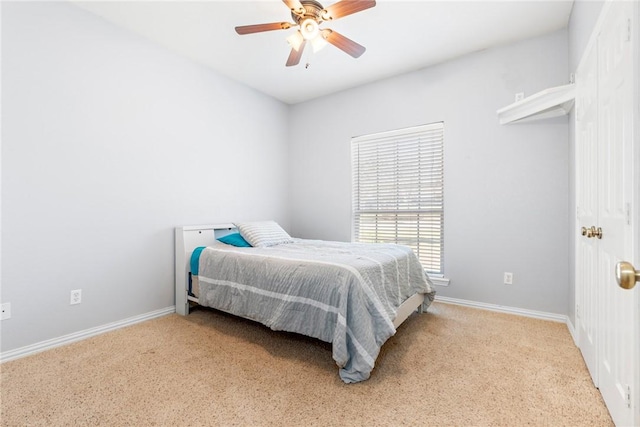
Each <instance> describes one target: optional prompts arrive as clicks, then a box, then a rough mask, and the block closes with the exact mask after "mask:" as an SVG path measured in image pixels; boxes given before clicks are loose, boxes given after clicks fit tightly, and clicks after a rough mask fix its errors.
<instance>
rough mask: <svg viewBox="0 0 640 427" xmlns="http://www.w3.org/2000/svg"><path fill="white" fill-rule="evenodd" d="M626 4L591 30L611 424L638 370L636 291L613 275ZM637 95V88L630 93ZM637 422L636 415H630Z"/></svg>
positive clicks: (619, 251) (626, 158)
mask: <svg viewBox="0 0 640 427" xmlns="http://www.w3.org/2000/svg"><path fill="white" fill-rule="evenodd" d="M633 9H634V4H633V2H628V1H615V2H612V3H611V6H610V7H609V8H608V10H607V11H606V12H605V13H606V15H605V19H604V21H603V26H602V29H601V32H600V35H599V37H598V43H597V44H598V108H597V109H598V222H597V226H598V227H600V228H601V229H602V238H601V239H600V240H599V241H598V243H597V249H598V250H597V258H598V275H597V279H596V280H597V282H598V286H599V287H600V288H601V289H602V294H601V295H602V309H601V313H602V315H601V316H600V328H601V333H600V337H599V341H600V342H599V344H598V347H599V349H600V350H599V356H598V374H597V375H598V382H599V388H600V392H601V393H602V397H603V398H604V401H605V403H606V404H607V408H608V409H609V412H610V413H611V416H612V418H613V420H614V422H615V423H616V425H618V426H623V425H624V426H626V425H633V424H634V409H635V408H633V406H635V405H633V404H632V397H631V396H632V391H633V388H634V387H635V384H634V381H635V376H636V375H637V373H638V359H637V356H638V355H637V354H636V351H637V349H636V345H637V342H638V341H637V340H638V332H640V328H638V324H637V317H636V315H637V310H638V307H637V306H636V298H637V296H636V292H637V288H634V289H633V290H623V289H622V288H620V287H619V286H618V285H617V283H616V279H615V274H614V272H615V265H616V263H617V262H619V261H623V260H628V261H633V260H634V245H635V240H636V239H637V236H635V234H636V233H634V228H635V224H634V222H635V221H633V220H632V216H631V212H635V210H634V209H633V201H634V196H635V195H634V191H635V186H634V179H635V177H634V171H633V168H634V154H635V153H634V135H633V132H634V120H635V118H634V90H636V88H635V87H634V79H633V76H634V74H633V49H634V46H633V44H634V43H633V42H632V36H631V25H632V16H633ZM636 96H637V92H636ZM637 421H640V420H637Z"/></svg>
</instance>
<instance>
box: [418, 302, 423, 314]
mask: <svg viewBox="0 0 640 427" xmlns="http://www.w3.org/2000/svg"><path fill="white" fill-rule="evenodd" d="M422 313H424V309H423V308H422V304H420V305H419V306H418V314H422Z"/></svg>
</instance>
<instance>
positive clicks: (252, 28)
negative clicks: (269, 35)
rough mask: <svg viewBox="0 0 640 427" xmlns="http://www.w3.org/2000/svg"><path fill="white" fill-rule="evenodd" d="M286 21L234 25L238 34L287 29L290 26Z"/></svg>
mask: <svg viewBox="0 0 640 427" xmlns="http://www.w3.org/2000/svg"><path fill="white" fill-rule="evenodd" d="M291 25H292V24H290V23H288V22H272V23H270V24H256V25H241V26H239V27H236V33H238V34H240V35H244V34H253V33H261V32H263V31H273V30H287V29H289V28H291Z"/></svg>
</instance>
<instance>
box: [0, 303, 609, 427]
mask: <svg viewBox="0 0 640 427" xmlns="http://www.w3.org/2000/svg"><path fill="white" fill-rule="evenodd" d="M0 369H1V384H0V385H1V389H2V390H1V398H2V400H1V403H0V404H1V406H2V408H1V409H2V410H1V416H2V418H1V423H2V425H3V426H26V425H29V426H44V425H46V426H76V425H101V426H125V425H131V426H198V425H242V426H245V425H247V426H253V425H255V426H260V425H277V426H289V425H305V426H307V425H321V426H333V425H335V426H338V425H339V426H350V425H367V426H369V425H371V426H374V425H380V426H386V425H389V426H390V425H393V426H396V425H412V426H413V425H415V426H417V425H423V426H470V425H473V426H484V425H495V426H498V425H500V426H523V425H534V426H555V425H559V426H560V425H562V426H607V425H612V422H611V419H610V417H609V415H608V413H607V410H606V408H605V406H604V403H603V402H602V399H601V397H600V394H599V393H598V391H597V390H596V389H595V388H594V386H593V384H592V382H591V379H590V377H589V374H588V372H587V369H586V367H585V365H584V362H583V360H582V358H581V356H580V353H579V351H578V349H577V348H576V347H575V346H574V344H573V341H572V340H571V337H570V335H569V333H568V331H567V329H566V326H565V325H563V324H559V323H553V322H547V321H541V320H534V319H528V318H524V317H517V316H511V315H506V314H499V313H492V312H488V311H482V310H476V309H470V308H465V307H459V306H454V305H448V304H442V303H434V304H433V305H432V307H431V308H430V309H429V312H428V313H426V314H422V315H419V314H414V315H412V316H411V317H410V318H409V319H408V320H407V321H406V322H405V323H404V324H403V325H402V326H401V327H400V328H399V329H398V332H397V334H396V335H395V336H394V337H392V338H391V339H390V340H389V341H388V342H387V343H386V344H385V345H384V347H383V350H382V352H381V354H380V356H379V358H378V361H377V364H376V368H375V369H374V371H373V374H372V376H371V378H370V379H369V380H367V381H365V382H362V383H358V384H351V385H347V384H344V383H342V381H341V380H340V378H339V377H338V369H337V367H336V365H335V363H334V362H333V360H332V359H331V348H330V345H329V344H325V343H322V342H320V341H316V340H313V339H310V338H306V337H303V336H299V335H296V334H288V333H282V332H274V331H271V330H269V329H268V328H265V327H263V326H261V325H259V324H256V323H253V322H251V321H247V320H243V319H239V318H236V317H233V316H229V315H226V314H223V313H220V312H216V311H209V310H204V309H198V310H195V311H194V312H193V313H192V314H191V315H189V316H188V317H180V316H178V315H175V314H173V315H169V316H166V317H163V318H159V319H155V320H151V321H148V322H144V323H140V324H137V325H134V326H131V327H128V328H124V329H120V330H117V331H114V332H110V333H107V334H104V335H100V336H98V337H94V338H91V339H88V340H84V341H81V342H78V343H74V344H71V345H68V346H64V347H60V348H56V349H53V350H50V351H47V352H44V353H40V354H37V355H34V356H30V357H26V358H23V359H18V360H14V361H11V362H6V363H4V364H2V365H0Z"/></svg>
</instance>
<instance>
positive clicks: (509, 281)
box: [504, 272, 513, 285]
mask: <svg viewBox="0 0 640 427" xmlns="http://www.w3.org/2000/svg"><path fill="white" fill-rule="evenodd" d="M504 284H505V285H513V273H506V272H505V273H504Z"/></svg>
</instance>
